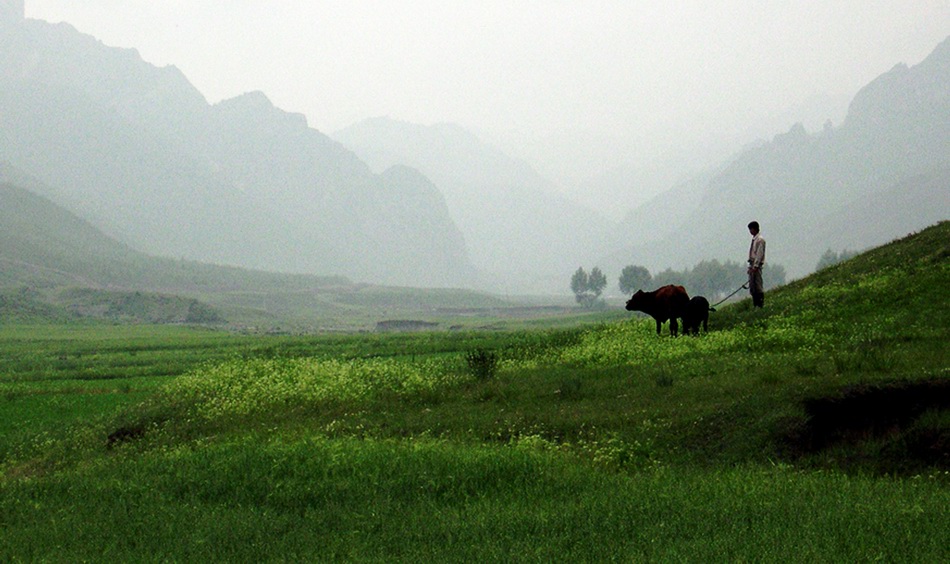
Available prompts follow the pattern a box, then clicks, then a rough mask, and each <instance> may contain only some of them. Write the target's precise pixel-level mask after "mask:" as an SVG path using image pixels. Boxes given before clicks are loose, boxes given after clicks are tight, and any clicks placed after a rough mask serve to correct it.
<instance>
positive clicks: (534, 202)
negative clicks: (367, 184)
mask: <svg viewBox="0 0 950 564" xmlns="http://www.w3.org/2000/svg"><path fill="white" fill-rule="evenodd" d="M333 137H334V138H335V139H337V140H338V141H340V142H342V143H343V144H344V145H346V146H347V147H348V148H350V149H352V150H353V151H354V152H356V154H358V155H359V156H360V157H361V158H362V159H363V160H364V161H366V162H367V163H369V164H370V166H372V167H373V168H374V169H376V170H383V169H385V168H387V167H390V166H393V165H396V164H403V165H408V166H410V167H413V168H415V169H418V170H419V171H421V172H422V173H423V174H425V176H426V177H428V178H430V179H431V180H432V181H433V182H434V183H435V185H436V186H438V187H439V189H440V190H441V191H442V193H443V194H444V196H445V201H446V204H447V206H448V209H449V213H450V214H451V215H452V217H453V219H454V220H455V222H456V223H457V224H458V226H459V228H460V229H461V231H462V233H463V234H464V236H465V239H466V241H467V242H468V245H469V247H468V248H469V251H470V253H471V257H472V261H473V262H474V263H475V265H476V266H477V267H478V268H479V269H481V270H484V271H486V272H488V273H493V274H494V275H496V276H501V277H503V278H504V280H505V283H506V284H508V285H509V286H508V288H509V289H512V288H517V287H519V285H520V287H522V288H541V289H546V290H561V291H563V289H564V288H565V285H566V282H565V280H568V279H569V278H570V275H571V273H572V272H573V271H574V270H576V269H577V267H578V266H581V265H587V264H588V263H589V261H590V260H592V258H593V257H595V256H596V249H603V248H605V247H606V246H607V245H609V244H610V234H611V228H612V224H611V222H610V221H609V220H607V219H606V218H604V217H603V216H601V215H599V214H597V213H595V212H593V211H591V210H589V209H587V208H585V207H583V206H580V205H578V204H576V203H573V202H570V201H569V200H567V199H565V198H564V197H563V196H561V195H559V194H558V193H557V190H556V188H555V187H554V186H553V185H552V184H551V182H550V181H548V180H546V179H545V178H543V177H542V176H540V175H539V174H538V173H537V172H535V171H534V170H533V169H532V168H531V167H530V166H528V165H527V164H526V163H525V162H523V161H520V160H517V159H513V158H511V157H509V156H508V155H507V154H505V153H503V152H502V151H500V150H498V149H496V148H495V147H493V146H491V145H488V144H486V143H484V142H482V141H481V140H480V139H479V138H478V137H476V136H475V135H474V134H472V133H471V132H469V131H467V130H465V129H463V128H461V127H459V126H457V125H452V124H439V125H432V126H423V125H416V124H410V123H404V122H399V121H395V120H392V119H388V118H375V119H369V120H365V121H363V122H360V123H358V124H355V125H353V126H350V127H348V128H346V129H344V130H342V131H339V132H337V133H335V134H333ZM588 266H590V265H588Z"/></svg>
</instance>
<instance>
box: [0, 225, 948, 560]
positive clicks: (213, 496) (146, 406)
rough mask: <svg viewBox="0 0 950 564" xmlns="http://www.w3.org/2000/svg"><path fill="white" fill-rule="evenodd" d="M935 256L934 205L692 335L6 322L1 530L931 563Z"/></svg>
mask: <svg viewBox="0 0 950 564" xmlns="http://www.w3.org/2000/svg"><path fill="white" fill-rule="evenodd" d="M948 274H950V223H947V222H945V223H942V224H940V225H937V226H934V227H932V228H930V229H927V230H925V231H923V232H921V233H918V234H915V235H912V236H909V237H907V238H905V239H902V240H899V241H895V242H893V243H891V244H889V245H886V246H884V247H881V248H878V249H875V250H873V251H871V252H869V253H866V254H864V255H861V256H858V257H856V258H854V259H853V260H850V261H847V262H845V263H842V264H839V265H837V266H835V267H832V268H829V269H827V270H823V271H821V272H819V273H818V274H816V275H814V276H812V277H809V278H807V279H804V280H801V281H798V282H795V283H793V284H790V285H787V286H784V287H782V288H779V289H777V290H775V291H772V292H770V293H769V294H768V295H767V297H766V307H765V309H763V310H756V309H752V308H751V307H749V303H748V301H743V302H739V303H737V304H734V305H730V306H726V307H724V308H722V310H720V311H717V312H715V313H714V314H712V319H711V331H710V332H709V333H708V334H705V335H702V336H700V337H688V338H687V337H681V338H678V339H672V338H669V337H667V336H662V337H658V336H656V335H655V333H654V327H653V322H652V320H648V319H642V318H639V317H633V316H630V317H627V318H626V319H624V320H621V321H611V322H607V323H603V324H601V325H598V326H594V327H591V326H585V327H575V328H568V329H563V328H562V329H532V330H521V331H509V332H498V331H496V332H469V331H459V332H441V331H440V332H430V333H422V334H412V335H346V336H343V335H341V336H334V337H330V336H322V337H321V336H307V337H270V338H268V337H242V336H236V335H223V334H221V333H216V332H211V331H205V332H196V331H194V330H185V329H174V330H173V329H171V328H165V329H162V332H161V333H157V332H156V333H155V334H154V335H149V334H148V333H147V332H146V331H147V329H146V328H142V329H140V330H139V332H138V333H128V332H125V333H124V334H110V333H109V332H108V331H106V330H104V329H102V328H99V329H96V330H95V331H90V332H88V333H87V332H84V331H83V330H79V329H76V328H72V329H69V328H63V329H57V330H56V331H52V332H51V331H50V330H49V329H46V330H43V331H31V330H25V329H23V330H19V331H9V330H8V331H0V351H2V352H3V354H2V355H0V358H3V359H4V362H3V363H2V364H0V397H3V398H4V401H3V402H0V421H4V422H5V423H4V425H5V428H4V429H5V431H4V433H2V434H0V456H2V459H0V460H2V462H0V471H2V476H3V478H2V479H0V516H2V517H0V519H2V522H3V526H4V535H3V536H2V537H0V555H2V558H5V559H13V560H18V559H24V560H26V559H29V560H44V559H53V560H81V559H121V560H127V559H135V558H136V557H141V555H142V554H148V555H150V557H152V558H154V559H156V560H158V559H174V560H209V559H216V560H220V559H224V560H241V561H245V560H263V559H293V560H386V561H417V560H419V559H423V558H428V559H433V558H434V559H437V560H440V561H460V560H475V559H480V560H485V559H491V560H516V561H522V560H544V561H551V560H555V561H576V560H607V559H619V560H626V561H642V560H664V561H665V560H675V561H680V560H691V561H723V560H731V561H735V560H740V561H751V560H755V561H762V560H765V561H777V560H782V561H785V560H801V561H867V560H885V561H920V562H944V561H947V560H948V559H950V548H948V547H950V511H948V509H947V508H948V507H950V386H948V384H947V382H948V381H950V379H948V370H950V365H948V358H950V357H948V354H947V353H948V344H947V343H948V342H950V339H948V337H950V329H948V327H950V323H948V321H950V320H948V315H950V313H948V310H950V299H948V298H950V276H948ZM156 331H157V330H156ZM171 359H180V360H176V361H175V362H174V363H170V362H169V360H171ZM202 359H206V361H204V362H203V361H202ZM159 367H164V369H159ZM79 375H81V378H82V379H77V378H78V377H79Z"/></svg>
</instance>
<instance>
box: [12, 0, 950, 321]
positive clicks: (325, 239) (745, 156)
mask: <svg viewBox="0 0 950 564" xmlns="http://www.w3.org/2000/svg"><path fill="white" fill-rule="evenodd" d="M948 21H950V5H948V4H946V3H945V2H934V1H922V0H920V1H918V0H914V1H910V2H883V3H875V4H874V5H873V6H871V5H868V4H867V3H865V2H857V1H832V2H826V3H822V4H821V5H820V6H816V5H811V4H808V5H801V6H798V5H795V6H788V5H787V3H783V2H771V1H769V2H739V1H737V2H727V3H721V4H717V7H716V8H710V7H709V6H708V5H707V4H706V3H702V2H686V3H677V4H676V5H675V6H672V5H671V6H656V5H654V4H653V3H645V2H607V3H600V4H597V5H591V4H589V3H581V2H563V3H557V4H553V5H551V4H548V3H542V2H524V3H516V4H514V5H512V4H510V3H502V2H495V1H489V2H480V3H475V4H472V5H458V4H454V3H442V2H429V1H413V2H404V3H392V4H388V3H387V4H382V5H380V4H378V3H346V2H337V1H331V2H324V1H320V2H282V3H280V5H279V7H276V6H275V5H270V4H265V3H255V2H238V3H228V4H227V5H225V4H219V3H195V2H184V1H178V0H175V1H171V2H162V3H153V2H144V1H138V0H136V1H127V2H113V1H107V0H92V1H88V2H81V3H76V2H64V1H57V0H37V1H33V0H28V1H26V2H23V1H22V0H2V1H0V184H3V185H6V186H8V189H10V190H13V189H15V190H17V191H16V192H10V194H11V195H10V196H9V197H11V198H13V197H14V196H15V199H16V200H15V201H18V202H29V206H28V208H23V209H30V210H43V209H53V208H55V209H56V210H58V211H55V212H53V211H46V212H40V211H36V213H37V214H38V217H36V218H35V222H34V224H35V227H37V228H39V229H40V230H39V231H37V232H36V235H31V237H33V238H32V239H31V241H33V242H34V243H35V242H36V241H38V240H40V239H42V238H44V237H50V239H49V240H54V239H55V237H53V235H49V233H55V232H57V229H59V230H60V231H58V232H59V233H60V234H61V235H60V236H65V235H64V234H65V232H64V231H62V226H63V224H64V222H66V223H68V222H71V221H74V220H72V219H70V220H64V219H62V218H64V217H74V218H75V221H77V222H82V225H83V227H81V230H82V232H83V233H87V235H83V241H87V243H83V246H82V247H81V248H80V247H76V248H75V249H74V250H73V252H74V253H78V254H77V255H76V256H86V257H92V256H93V255H95V256H97V257H102V256H104V255H108V256H110V257H121V260H123V261H124V260H131V261H133V262H134V261H141V260H142V259H140V258H139V255H138V254H136V253H145V254H147V255H153V256H156V257H166V258H170V259H176V260H180V261H195V262H197V263H208V264H216V265H225V266H229V267H241V268H246V269H252V270H254V271H258V272H260V271H267V272H274V273H286V274H288V275H313V276H319V277H324V281H325V282H327V283H328V284H333V283H336V282H333V280H347V281H351V282H356V283H370V284H380V285H390V286H405V287H422V288H464V289H471V290H480V291H487V292H490V293H494V294H499V295H511V294H517V295H529V294H531V295H549V296H554V295H570V286H569V284H570V280H571V275H572V273H573V272H574V271H575V270H576V269H578V267H584V268H587V269H589V268H591V267H595V266H596V267H599V268H600V269H602V270H603V272H604V273H605V274H606V275H607V278H608V281H609V285H608V290H607V294H608V295H613V296H617V295H619V290H618V288H617V278H618V276H619V274H620V272H621V270H622V269H623V268H624V267H625V266H628V265H642V266H644V267H646V268H647V269H649V270H650V271H652V272H654V273H656V272H660V271H662V270H664V269H669V268H672V269H675V270H684V269H690V268H692V267H693V266H695V265H697V264H698V263H700V262H702V261H708V260H716V261H723V262H724V261H737V262H742V261H744V259H745V253H746V252H747V249H748V233H747V232H746V228H745V226H746V224H747V223H748V222H749V221H751V220H753V219H755V220H758V221H759V222H760V223H761V225H762V230H763V234H764V235H765V236H766V238H767V239H768V241H769V247H768V248H769V257H768V260H767V262H768V263H770V264H774V265H775V266H776V267H778V268H781V269H783V270H782V271H783V272H784V273H785V274H786V275H787V276H788V277H789V278H796V277H800V276H803V275H805V274H808V273H809V272H811V271H813V270H814V269H815V267H816V264H817V263H818V262H819V259H820V258H821V257H822V254H823V253H824V252H825V251H828V250H831V251H834V252H841V251H845V250H849V251H857V250H863V249H866V248H868V247H871V246H875V245H879V244H882V243H885V242H887V241H890V240H892V239H894V238H896V237H899V236H902V235H904V234H906V233H908V232H910V231H917V230H921V229H923V228H925V227H927V226H929V225H932V224H934V223H936V222H939V221H941V220H945V219H948V218H950V37H948V33H950V29H948V28H947V26H946V22H948ZM21 191H26V192H29V193H32V194H34V195H35V196H38V197H39V198H40V200H33V199H30V197H27V196H25V195H24V194H23V192H21ZM10 201H14V200H10ZM24 205H26V204H24ZM47 206H50V207H49V208H47ZM64 214H65V215H64ZM3 217H6V216H3ZM44 217H49V218H52V217H58V218H60V219H59V220H57V221H58V223H59V225H58V226H57V225H49V231H48V233H47V235H43V233H44V231H43V224H44V222H45V221H53V220H52V219H48V220H47V219H44ZM11 221H12V220H11ZM77 225H79V223H77ZM13 229H14V228H13V227H12V224H8V225H0V238H3V237H14V235H16V234H15V233H11V232H10V231H11V230H13ZM77 229H78V228H77ZM20 232H21V233H22V228H21V229H20ZM93 232H96V233H98V234H95V235H94V234H93ZM31 233H32V231H31ZM70 237H71V236H70ZM21 239H22V237H21ZM10 240H11V241H12V240H13V239H10ZM18 240H20V239H18ZM105 241H108V242H105ZM34 243H30V245H33V244H34ZM26 248H29V249H36V248H39V247H35V246H29V247H23V249H26ZM91 248H96V249H98V250H97V251H96V252H95V253H92V252H91V251H90V250H89V249H91ZM11 252H12V251H8V252H7V255H9V256H6V255H4V256H0V258H3V259H4V260H7V261H19V262H17V264H21V263H22V262H23V261H24V260H27V259H25V258H24V257H25V256H26V255H25V254H23V255H17V256H14V255H12V254H10V253H11ZM25 252H26V251H24V253H25ZM37 252H39V251H35V250H33V251H30V253H33V254H36V253H37ZM87 253H88V254H87ZM130 253H131V254H130ZM44 256H45V255H44ZM51 256H52V255H51ZM130 257H131V258H130ZM51 260H52V259H51ZM56 260H60V259H56ZM63 260H65V259H63ZM90 260H91V259H90ZM96 260H99V259H96ZM103 260H104V259H103ZM110 260H111V259H110ZM87 262H88V261H87ZM9 264H13V262H9ZM37 264H38V263H37ZM56 264H57V265H58V266H57V269H59V270H62V267H63V264H64V263H56ZM103 264H105V263H103ZM110 264H111V263H110ZM137 264H138V263H137ZM34 266H36V265H34ZM45 268H47V269H49V268H52V267H51V266H50V264H46V266H45ZM110 268H112V267H110ZM150 268H151V267H150ZM103 269H105V267H103ZM110 272H113V274H115V272H117V271H112V270H110ZM149 272H152V271H151V270H149ZM74 274H75V273H74ZM75 275H76V276H79V274H75ZM81 275H82V276H83V277H91V278H95V277H96V274H95V273H94V272H92V271H90V270H88V266H87V267H86V270H83V271H82V274H81ZM116 276H118V274H116ZM150 276H155V278H154V280H164V278H161V277H159V276H158V275H157V274H150ZM3 279H4V278H3V277H0V282H2V281H3ZM10 279H11V280H13V278H12V275H11V277H10ZM129 280H131V278H129ZM168 283H170V282H168ZM285 283H286V284H290V286H292V287H293V288H304V287H308V286H307V284H310V282H307V283H304V282H300V281H294V282H293V283H290V282H286V281H285V282H281V284H285ZM181 307H183V308H186V309H187V307H189V306H188V304H187V303H183V305H182V306H181Z"/></svg>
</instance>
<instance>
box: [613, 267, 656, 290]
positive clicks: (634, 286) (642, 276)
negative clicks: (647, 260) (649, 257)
mask: <svg viewBox="0 0 950 564" xmlns="http://www.w3.org/2000/svg"><path fill="white" fill-rule="evenodd" d="M651 280H653V276H651V275H650V271H649V270H647V268H646V267H645V266H634V265H632V264H631V265H630V266H625V267H623V270H622V271H621V272H620V291H621V292H623V293H624V294H632V293H634V292H635V291H637V290H641V289H646V288H647V287H648V286H649V285H650V281H651Z"/></svg>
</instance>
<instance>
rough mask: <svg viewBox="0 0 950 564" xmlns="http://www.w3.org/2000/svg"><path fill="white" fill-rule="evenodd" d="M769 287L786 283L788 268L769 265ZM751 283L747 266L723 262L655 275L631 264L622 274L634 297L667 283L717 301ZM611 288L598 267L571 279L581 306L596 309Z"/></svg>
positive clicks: (625, 289)
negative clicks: (643, 291) (603, 294)
mask: <svg viewBox="0 0 950 564" xmlns="http://www.w3.org/2000/svg"><path fill="white" fill-rule="evenodd" d="M762 276H763V279H764V282H765V287H766V288H771V287H774V286H780V285H782V284H784V283H785V267H784V266H782V265H780V264H769V265H766V267H765V269H763V271H762ZM747 281H748V274H747V272H746V265H745V264H741V263H738V262H735V261H726V262H724V263H723V262H719V261H718V260H715V259H713V260H704V261H702V262H700V263H699V264H697V265H696V266H694V267H693V268H688V269H686V270H682V271H677V270H673V269H672V268H667V269H666V270H663V271H661V272H658V273H656V274H651V273H650V271H649V270H648V269H647V268H646V267H644V266H638V265H629V266H626V267H624V269H623V271H622V272H621V273H620V278H619V287H620V291H621V292H623V293H624V294H633V293H634V292H636V291H637V290H645V291H650V290H655V289H656V288H659V287H661V286H666V285H667V284H675V285H677V286H684V287H685V288H686V291H687V292H689V295H691V296H706V298H707V299H709V300H710V301H716V300H719V299H722V298H724V297H726V296H727V295H729V294H731V293H732V292H734V291H735V290H736V289H738V288H739V287H740V286H742V285H743V284H745V283H746V282H747ZM606 287H607V279H606V276H604V274H603V273H602V272H601V270H600V268H597V267H594V268H593V269H592V270H591V272H590V274H588V273H587V272H585V271H584V269H583V268H578V269H577V271H576V272H574V276H572V277H571V291H572V292H574V298H575V300H576V301H577V303H579V304H581V305H583V306H585V307H593V306H595V305H597V304H600V303H602V302H603V300H600V295H601V293H602V292H603V290H604V288H606Z"/></svg>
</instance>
